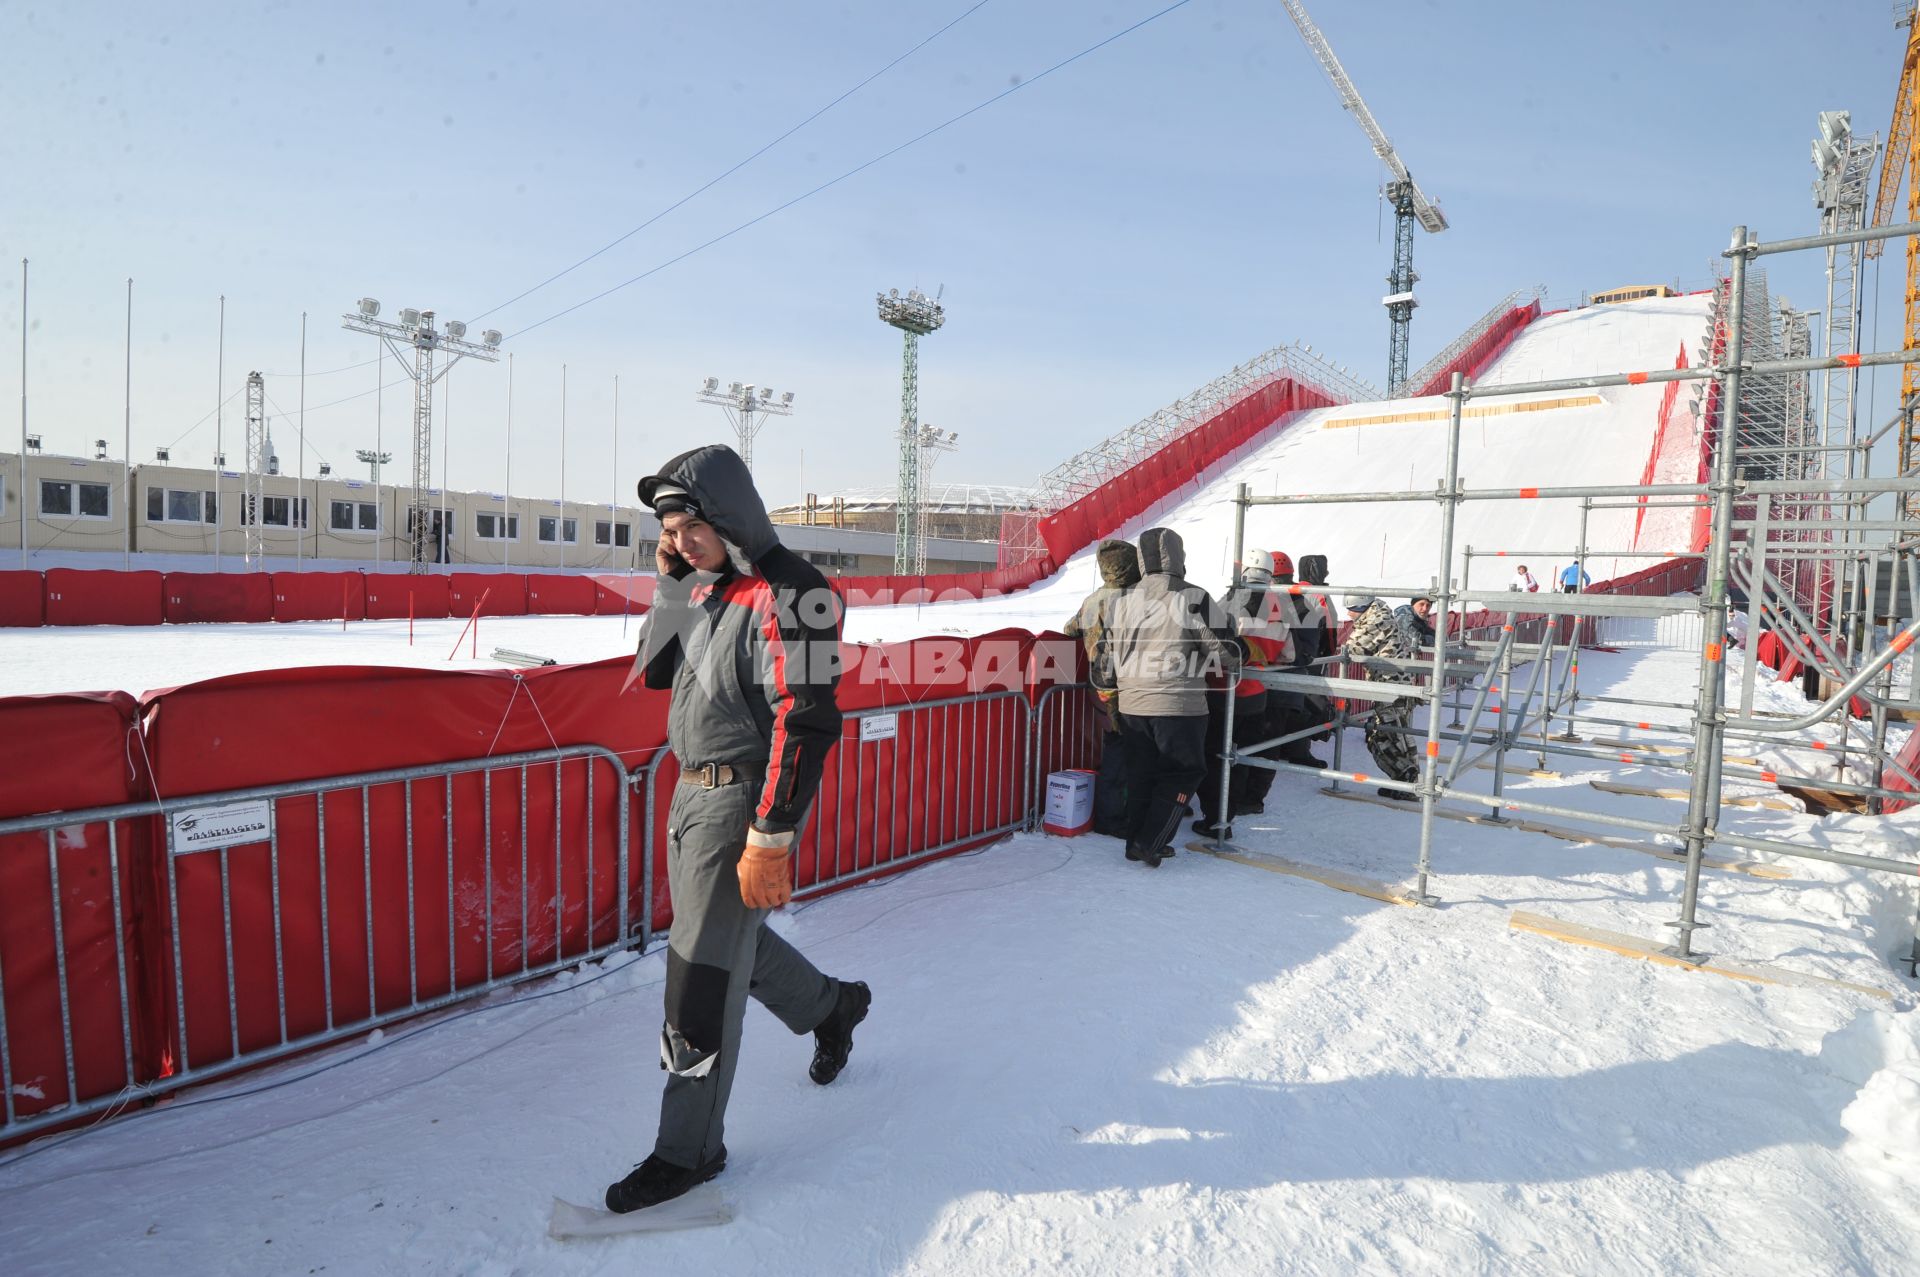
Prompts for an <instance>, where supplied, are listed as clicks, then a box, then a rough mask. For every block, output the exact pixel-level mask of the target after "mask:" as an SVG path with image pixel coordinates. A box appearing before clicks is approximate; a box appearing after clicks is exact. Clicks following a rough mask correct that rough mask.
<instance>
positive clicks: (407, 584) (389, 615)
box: [364, 572, 452, 621]
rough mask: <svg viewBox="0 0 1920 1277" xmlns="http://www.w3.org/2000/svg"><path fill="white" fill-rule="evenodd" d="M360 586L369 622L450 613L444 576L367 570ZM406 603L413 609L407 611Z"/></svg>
mask: <svg viewBox="0 0 1920 1277" xmlns="http://www.w3.org/2000/svg"><path fill="white" fill-rule="evenodd" d="M364 588H365V590H366V599H367V619H368V620H370V621H404V620H406V619H407V617H408V616H409V615H411V616H414V617H418V618H419V619H421V620H430V619H432V618H435V617H446V616H449V615H451V614H452V610H451V608H450V606H449V604H448V602H447V598H448V595H447V578H446V577H444V576H409V575H406V574H404V573H400V572H391V573H389V572H370V573H368V574H367V577H366V582H365V587H364ZM409 606H411V607H412V609H413V611H412V612H411V613H409V612H408V611H407V609H408V607H409Z"/></svg>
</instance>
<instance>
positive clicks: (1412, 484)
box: [848, 296, 1711, 639]
mask: <svg viewBox="0 0 1920 1277" xmlns="http://www.w3.org/2000/svg"><path fill="white" fill-rule="evenodd" d="M1710 303H1711V299H1710V298H1708V297H1705V296H1700V297H1678V298H1661V299H1649V300H1646V301H1637V302H1625V303H1620V304H1617V305H1609V306H1597V307H1587V308H1585V309H1582V310H1576V311H1565V312H1560V313H1557V314H1552V315H1546V316H1543V317H1541V318H1539V319H1537V320H1535V321H1533V322H1532V323H1531V324H1529V325H1527V326H1526V327H1525V328H1523V329H1521V330H1520V332H1519V334H1518V335H1517V336H1515V337H1514V338H1513V340H1512V341H1511V342H1510V343H1509V344H1508V345H1507V347H1506V349H1505V350H1504V352H1503V353H1501V354H1500V356H1499V357H1498V358H1497V359H1495V360H1494V362H1493V363H1492V365H1491V366H1490V367H1489V368H1487V369H1486V370H1485V371H1484V372H1483V373H1482V375H1481V377H1480V378H1479V379H1478V383H1477V384H1479V385H1482V386H1486V385H1501V384H1507V385H1512V384H1518V383H1521V382H1527V381H1534V380H1540V379H1545V378H1559V377H1574V376H1583V375H1589V374H1595V373H1603V372H1622V371H1651V370H1654V369H1660V368H1671V367H1673V366H1674V365H1675V364H1676V363H1677V362H1678V361H1679V360H1680V359H1681V358H1682V354H1683V351H1684V350H1686V349H1688V348H1689V347H1690V346H1691V345H1693V344H1694V343H1697V342H1698V341H1699V340H1700V338H1701V335H1702V333H1703V332H1704V331H1705V328H1706V325H1707V320H1708V313H1709V310H1710ZM1450 407H1451V401H1450V400H1448V399H1447V398H1445V397H1444V396H1440V395H1432V396H1426V397H1421V398H1413V399H1396V400H1390V401H1380V402H1373V403H1348V404H1342V405H1340V406H1337V407H1332V408H1315V409H1311V410H1307V411H1301V412H1294V413H1291V414H1288V415H1285V416H1282V417H1280V418H1278V419H1277V420H1276V421H1274V423H1273V424H1272V425H1271V426H1270V427H1268V429H1267V430H1266V432H1265V434H1264V436H1263V437H1262V438H1261V440H1260V441H1257V442H1254V443H1251V444H1249V445H1248V446H1246V447H1244V448H1242V449H1241V450H1239V451H1238V452H1237V453H1236V454H1234V455H1233V456H1232V457H1230V458H1228V459H1226V460H1223V461H1221V462H1219V463H1217V464H1214V465H1212V466H1209V467H1207V468H1206V469H1204V470H1202V471H1200V472H1198V473H1196V474H1194V475H1193V476H1192V477H1191V478H1190V480H1189V481H1188V482H1187V483H1186V484H1185V485H1184V486H1182V487H1180V488H1179V489H1177V490H1176V491H1174V492H1173V493H1172V494H1171V495H1169V496H1167V497H1165V498H1163V499H1161V500H1159V501H1157V502H1155V503H1154V504H1153V505H1151V506H1150V507H1148V508H1147V509H1146V510H1144V511H1142V512H1141V513H1139V514H1137V515H1136V516H1134V517H1133V518H1131V519H1129V520H1128V521H1127V522H1126V523H1125V524H1123V525H1122V526H1121V527H1119V528H1118V529H1117V530H1116V531H1115V532H1114V535H1115V536H1119V537H1124V538H1126V539H1128V540H1132V539H1134V538H1135V537H1137V536H1138V535H1139V534H1140V533H1141V532H1142V531H1144V530H1145V529H1147V528H1150V527H1168V528H1172V529H1173V530H1174V531H1175V532H1178V533H1179V534H1180V536H1181V537H1182V539H1183V540H1184V541H1185V542H1186V550H1187V575H1188V577H1189V578H1190V579H1191V580H1193V581H1195V582H1196V583H1198V584H1200V585H1202V586H1205V587H1206V588H1208V589H1209V590H1212V591H1216V592H1217V591H1220V590H1223V589H1225V588H1226V585H1227V583H1228V580H1229V579H1230V577H1231V575H1232V568H1233V564H1232V559H1233V520H1234V510H1235V506H1234V497H1235V495H1236V493H1237V492H1238V490H1239V487H1240V485H1241V484H1245V485H1246V486H1247V488H1248V491H1249V493H1250V494H1251V495H1253V496H1282V495H1294V494H1338V493H1356V494H1358V493H1365V492H1408V491H1437V489H1438V487H1439V484H1440V481H1441V477H1442V476H1443V475H1444V474H1445V470H1446V448H1447V433H1448V421H1449V413H1450ZM1460 444H1461V456H1460V475H1461V483H1462V485H1463V486H1464V487H1466V488H1467V489H1468V490H1469V491H1471V490H1473V489H1485V488H1552V487H1557V486H1564V487H1571V486H1579V485H1600V484H1638V483H1642V482H1645V481H1646V480H1647V479H1648V476H1649V474H1650V473H1655V472H1658V473H1660V474H1661V476H1662V477H1663V479H1664V478H1669V477H1671V476H1670V475H1669V474H1668V473H1667V472H1669V471H1672V470H1673V469H1674V468H1675V466H1676V465H1681V466H1684V465H1686V464H1693V465H1695V466H1696V467H1697V461H1698V454H1699V434H1698V430H1697V427H1696V426H1695V424H1694V422H1693V421H1692V419H1691V417H1690V416H1689V415H1688V413H1687V412H1686V410H1685V407H1684V404H1682V403H1680V402H1678V401H1677V400H1676V398H1675V396H1674V395H1673V394H1672V393H1670V389H1669V387H1666V386H1662V385H1660V384H1658V383H1652V384H1644V385H1627V386H1611V387H1604V388H1600V389H1594V390H1581V391H1562V392H1557V393H1551V394H1527V395H1516V396H1512V397H1506V396H1500V397H1488V398H1481V399H1475V400H1474V401H1472V403H1471V404H1470V405H1469V406H1468V407H1467V409H1466V411H1465V416H1464V419H1463V425H1462V430H1461V439H1460ZM1689 457H1691V459H1692V460H1691V461H1689V460H1688V458H1689ZM1676 458H1677V459H1678V460H1676ZM1613 504H1616V505H1621V506H1625V505H1626V504H1627V503H1625V502H1617V503H1613ZM1581 515H1582V511H1581V504H1580V502H1578V501H1565V500H1561V501H1553V500H1519V501H1468V502H1465V503H1463V504H1461V505H1460V507H1459V508H1458V511H1457V515H1456V520H1457V521H1456V528H1455V534H1454V546H1455V554H1456V556H1457V557H1456V560H1455V562H1454V565H1453V575H1454V577H1455V579H1456V580H1458V579H1460V578H1461V576H1462V574H1463V565H1464V563H1465V551H1466V550H1467V549H1468V548H1469V547H1470V548H1471V549H1472V550H1473V551H1474V552H1475V555H1476V558H1475V560H1474V568H1473V574H1472V576H1471V578H1470V580H1469V584H1470V585H1471V586H1472V588H1475V589H1496V590H1497V589H1502V588H1504V587H1505V586H1506V585H1507V583H1508V581H1509V579H1510V578H1511V577H1512V575H1513V573H1512V568H1513V566H1515V565H1517V564H1520V563H1525V564H1527V566H1529V567H1530V568H1531V569H1532V570H1533V574H1534V576H1535V577H1537V578H1538V579H1539V580H1540V581H1542V582H1545V583H1550V582H1551V580H1552V577H1553V574H1554V573H1555V572H1556V571H1557V570H1558V569H1559V568H1561V567H1564V566H1565V565H1566V562H1567V561H1568V559H1569V558H1570V557H1571V551H1572V550H1573V549H1574V548H1575V547H1576V545H1577V544H1578V542H1579V534H1580V524H1581ZM1694 533H1695V529H1694V525H1693V521H1692V519H1691V517H1687V518H1671V517H1667V516H1662V517H1661V518H1656V517H1654V515H1653V514H1651V513H1646V512H1642V511H1639V510H1636V509H1632V508H1622V509H1598V510H1594V511H1592V512H1591V514H1590V515H1589V516H1588V520H1587V542H1588V544H1589V545H1590V546H1593V547H1596V549H1597V550H1598V551H1600V552H1597V553H1593V554H1591V555H1589V557H1588V560H1587V564H1586V567H1587V572H1588V575H1589V576H1590V577H1592V579H1593V580H1595V581H1603V580H1606V579H1608V578H1610V577H1615V576H1621V575H1625V574H1627V573H1629V572H1633V571H1635V570H1638V569H1640V568H1644V567H1646V566H1647V565H1648V564H1649V563H1650V562H1653V561H1655V559H1654V558H1616V557H1614V556H1611V555H1608V554H1606V553H1604V551H1605V550H1617V551H1626V550H1633V551H1636V552H1641V553H1645V554H1648V555H1654V556H1657V555H1658V554H1660V553H1663V552H1665V553H1684V552H1686V551H1689V550H1692V549H1695V548H1696V547H1695V545H1694V544H1693V543H1692V542H1693V538H1694ZM1246 537H1247V545H1248V546H1249V547H1256V548H1259V549H1266V550H1278V551H1282V552H1284V553H1286V554H1288V555H1290V556H1291V557H1292V558H1293V559H1294V560H1295V561H1296V562H1297V561H1298V560H1299V558H1300V557H1301V556H1302V555H1306V554H1324V555H1326V556H1327V558H1328V560H1329V566H1330V569H1331V574H1330V579H1331V581H1332V583H1333V584H1334V585H1335V586H1339V585H1342V584H1345V583H1353V584H1356V585H1359V584H1379V583H1387V582H1391V583H1397V584H1406V583H1409V582H1411V583H1415V584H1423V583H1425V582H1427V581H1428V580H1429V579H1430V578H1432V577H1434V576H1436V575H1438V573H1439V569H1440V565H1439V563H1438V561H1437V555H1436V547H1437V546H1438V544H1439V540H1440V508H1439V503H1438V502H1437V501H1435V502H1431V503H1429V502H1404V501H1402V502H1395V503H1372V504H1366V503H1355V504H1341V505H1295V506H1284V505H1283V506H1260V507H1255V508H1254V509H1253V510H1252V511H1250V513H1249V516H1248V520H1247V533H1246ZM1095 548H1096V547H1093V546H1089V547H1087V548H1086V549H1084V550H1082V551H1081V552H1079V553H1078V554H1075V555H1074V556H1073V557H1072V558H1071V559H1070V560H1069V561H1068V562H1067V563H1066V565H1065V566H1064V567H1062V568H1061V570H1060V571H1059V572H1057V573H1055V574H1054V575H1053V576H1052V577H1050V578H1048V579H1047V580H1045V581H1042V582H1040V583H1039V584H1037V585H1036V586H1034V587H1033V588H1032V589H1030V590H1027V591H1024V592H1022V593H1021V594H1020V595H1016V596H1013V597H1010V598H1002V599H987V600H981V601H978V602H968V603H953V604H943V605H937V606H932V607H924V608H913V609H905V608H901V609H892V611H894V612H896V613H904V614H905V615H904V616H895V617H889V616H888V615H887V612H888V611H889V609H861V610H857V611H855V612H853V613H852V614H850V615H849V617H848V631H849V634H850V635H851V636H852V637H856V638H860V639H867V638H872V637H883V636H885V637H894V636H903V635H905V634H906V633H907V632H908V630H911V631H912V632H914V633H927V632H929V631H942V630H945V631H952V632H959V633H973V632H978V630H979V627H981V626H986V627H989V628H990V627H991V626H993V625H1000V624H1009V623H1014V624H1024V625H1028V626H1030V627H1036V628H1045V627H1047V626H1050V625H1056V624H1058V623H1059V622H1060V621H1061V620H1062V619H1064V618H1065V617H1067V616H1069V615H1071V614H1072V611H1073V609H1074V607H1075V605H1077V604H1078V602H1079V600H1080V599H1081V598H1083V597H1085V595H1086V594H1088V593H1089V592H1091V591H1092V590H1093V589H1094V588H1095V587H1096V586H1097V585H1098V584H1099V569H1098V566H1097V565H1096V563H1095V562H1094V550H1095ZM1562 552H1564V553H1562ZM1483 553H1484V554H1489V555H1496V556H1497V555H1505V556H1507V557H1505V558H1500V557H1494V558H1488V559H1480V558H1479V557H1477V556H1479V555H1480V554H1483Z"/></svg>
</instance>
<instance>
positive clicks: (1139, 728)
mask: <svg viewBox="0 0 1920 1277" xmlns="http://www.w3.org/2000/svg"><path fill="white" fill-rule="evenodd" d="M1186 566H1187V556H1186V550H1185V548H1184V547H1183V546H1182V545H1181V543H1180V536H1179V534H1178V533H1176V532H1174V531H1173V530H1172V529H1171V528H1149V529H1148V530H1147V531H1145V532H1143V533H1141V534H1140V572H1141V577H1140V583H1139V584H1138V585H1136V586H1134V587H1133V588H1132V589H1130V590H1128V591H1126V592H1125V593H1123V594H1121V595H1120V596H1119V597H1118V598H1117V599H1115V600H1114V605H1113V612H1112V616H1111V620H1110V621H1109V624H1108V642H1109V643H1110V644H1111V645H1112V648H1113V668H1114V673H1115V676H1116V678H1117V681H1118V682H1119V685H1120V723H1121V732H1122V735H1123V737H1124V739H1125V741H1126V745H1127V751H1128V758H1129V761H1128V767H1127V774H1128V777H1129V780H1130V788H1129V790H1128V794H1127V859H1128V860H1136V861H1140V862H1142V863H1144V864H1146V865H1147V866H1149V867H1150V868H1151V867H1158V866H1159V864H1160V862H1161V861H1162V860H1165V859H1166V858H1167V857H1168V856H1169V855H1171V854H1172V853H1171V852H1170V851H1169V850H1168V843H1169V842H1170V841H1171V840H1172V838H1173V834H1174V831H1175V830H1176V829H1178V828H1179V826H1180V817H1181V816H1182V815H1183V814H1184V813H1185V812H1186V810H1187V799H1188V798H1190V797H1191V796H1192V794H1193V791H1194V787H1195V786H1196V785H1198V784H1199V783H1200V778H1201V776H1202V775H1203V774H1204V773H1205V772H1206V755H1205V747H1206V735H1207V683H1208V680H1209V678H1210V677H1212V676H1216V675H1219V674H1220V673H1221V672H1222V671H1227V670H1233V671H1234V672H1236V673H1237V663H1238V661H1239V659H1240V657H1241V655H1242V654H1244V652H1245V647H1244V645H1243V644H1241V642H1240V640H1239V639H1238V638H1237V637H1236V636H1235V635H1234V633H1233V629H1232V627H1231V625H1230V624H1229V623H1228V621H1227V619H1226V617H1225V616H1223V615H1222V614H1221V612H1220V609H1219V608H1218V606H1217V605H1215V603H1214V601H1213V600H1212V599H1211V598H1209V597H1207V592H1206V591H1205V590H1203V589H1201V588H1200V587H1199V586H1197V585H1192V584H1189V583H1188V581H1187V580H1186V576H1185V573H1186Z"/></svg>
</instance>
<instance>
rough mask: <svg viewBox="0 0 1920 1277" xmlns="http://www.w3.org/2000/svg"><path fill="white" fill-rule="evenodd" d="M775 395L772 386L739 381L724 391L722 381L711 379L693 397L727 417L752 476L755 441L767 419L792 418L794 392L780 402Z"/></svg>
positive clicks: (788, 392)
mask: <svg viewBox="0 0 1920 1277" xmlns="http://www.w3.org/2000/svg"><path fill="white" fill-rule="evenodd" d="M773 395H774V391H773V387H772V386H756V385H754V384H753V383H752V382H750V381H749V382H746V383H744V384H743V383H741V382H738V381H736V382H733V383H732V384H730V385H729V386H728V387H727V388H726V389H725V390H722V389H720V379H719V378H718V377H709V378H707V379H706V381H705V382H703V383H702V384H701V386H700V389H699V390H698V391H696V392H695V394H694V396H693V397H694V398H695V399H698V400H699V401H700V402H701V403H710V404H713V405H714V406H715V407H717V408H719V409H720V410H721V411H722V412H724V413H726V414H727V424H728V425H730V426H732V427H733V435H734V438H736V439H738V440H739V441H740V460H742V461H744V462H746V463H747V473H748V474H752V473H753V437H754V436H755V435H757V434H759V433H760V430H761V428H762V427H763V426H765V425H766V424H767V418H768V417H791V416H792V415H793V392H792V391H791V390H789V391H787V392H786V393H784V394H782V395H781V396H780V397H779V398H778V399H775V398H774V397H773Z"/></svg>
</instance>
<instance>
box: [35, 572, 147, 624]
mask: <svg viewBox="0 0 1920 1277" xmlns="http://www.w3.org/2000/svg"><path fill="white" fill-rule="evenodd" d="M163 590H164V581H163V579H162V577H161V575H160V573H158V572H113V571H104V570H96V569H81V568H48V569H47V572H46V604H47V624H48V625H159V624H160V623H161V622H162V621H164V620H165V619H166V605H165V600H164V597H163Z"/></svg>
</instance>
